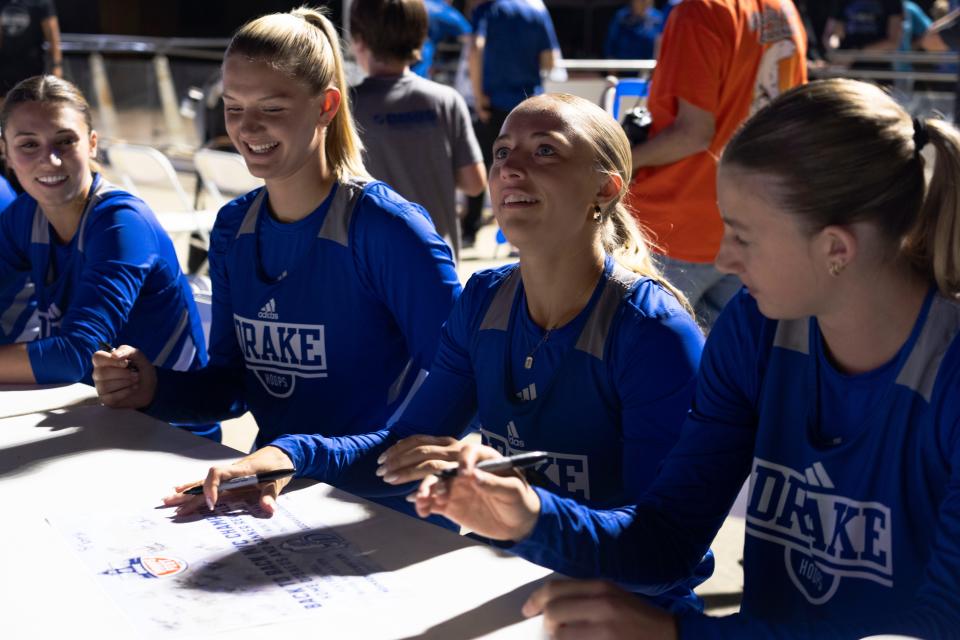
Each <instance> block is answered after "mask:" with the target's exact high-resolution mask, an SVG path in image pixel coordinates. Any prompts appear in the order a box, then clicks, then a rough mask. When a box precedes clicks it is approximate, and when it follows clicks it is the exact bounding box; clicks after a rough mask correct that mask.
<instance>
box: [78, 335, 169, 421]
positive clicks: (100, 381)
mask: <svg viewBox="0 0 960 640" xmlns="http://www.w3.org/2000/svg"><path fill="white" fill-rule="evenodd" d="M93 384H94V385H95V386H96V388H97V395H98V396H100V402H102V403H103V404H104V405H106V406H108V407H114V408H118V409H142V408H143V407H145V406H147V405H148V404H150V403H151V402H153V396H154V394H155V393H156V391H157V368H156V367H154V366H153V363H152V362H150V360H149V359H148V358H147V356H145V355H144V354H143V352H142V351H140V350H139V349H135V348H133V347H131V346H129V345H122V346H119V347H117V348H116V349H114V350H113V351H97V352H96V353H94V354H93Z"/></svg>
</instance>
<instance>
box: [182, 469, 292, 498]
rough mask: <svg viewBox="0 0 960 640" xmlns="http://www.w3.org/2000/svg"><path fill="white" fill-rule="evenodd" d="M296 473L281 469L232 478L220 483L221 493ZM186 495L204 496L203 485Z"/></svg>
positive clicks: (192, 488) (188, 491) (190, 489)
mask: <svg viewBox="0 0 960 640" xmlns="http://www.w3.org/2000/svg"><path fill="white" fill-rule="evenodd" d="M294 473H296V470H295V469H279V470H277V471H267V472H265V473H258V474H256V475H252V476H240V477H239V478H230V479H229V480H224V481H223V482H221V483H220V491H226V490H229V489H241V488H243V487H252V486H254V485H258V484H261V483H263V482H271V481H273V480H281V479H283V478H289V477H290V476H292V475H293V474H294ZM184 493H185V494H189V495H192V496H199V495H203V485H202V484H201V485H199V486H196V487H190V488H189V489H187V490H185V491H184Z"/></svg>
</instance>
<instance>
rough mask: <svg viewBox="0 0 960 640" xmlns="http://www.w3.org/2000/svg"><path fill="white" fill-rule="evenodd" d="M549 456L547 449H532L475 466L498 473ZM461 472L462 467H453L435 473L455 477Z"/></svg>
mask: <svg viewBox="0 0 960 640" xmlns="http://www.w3.org/2000/svg"><path fill="white" fill-rule="evenodd" d="M549 457H550V454H549V453H547V452H546V451H531V452H529V453H518V454H517V455H515V456H507V457H506V458H497V459H495V460H484V461H483V462H478V463H477V465H476V467H475V468H476V469H480V470H481V471H486V472H487V473H496V472H498V471H506V470H507V469H524V468H526V467H532V466H533V465H535V464H537V463H538V462H543V461H544V460H546V459H547V458H549ZM459 472H460V467H453V468H452V469H444V470H443V471H439V472H437V473H436V474H434V475H436V476H438V477H440V478H453V477H455V476H456V475H457V474H458V473H459Z"/></svg>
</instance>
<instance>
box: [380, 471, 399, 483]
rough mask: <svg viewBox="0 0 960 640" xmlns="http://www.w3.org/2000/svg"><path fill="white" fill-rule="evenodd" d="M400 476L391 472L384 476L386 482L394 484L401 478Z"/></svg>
mask: <svg viewBox="0 0 960 640" xmlns="http://www.w3.org/2000/svg"><path fill="white" fill-rule="evenodd" d="M399 477H400V476H398V475H397V474H395V473H391V474H389V475H385V476H383V481H384V482H389V483H390V484H393V483H394V482H396V481H397V478H399Z"/></svg>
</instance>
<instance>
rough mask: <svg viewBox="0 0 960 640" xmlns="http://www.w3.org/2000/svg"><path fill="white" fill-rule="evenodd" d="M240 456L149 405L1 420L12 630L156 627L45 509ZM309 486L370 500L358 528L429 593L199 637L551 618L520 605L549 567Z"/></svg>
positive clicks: (535, 625)
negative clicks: (142, 620) (137, 614)
mask: <svg viewBox="0 0 960 640" xmlns="http://www.w3.org/2000/svg"><path fill="white" fill-rule="evenodd" d="M236 456H237V453H236V452H235V451H233V450H230V449H228V448H226V447H223V446H221V445H218V444H215V443H212V442H210V441H207V440H203V439H201V438H197V437H196V436H193V435H191V434H189V433H186V432H184V431H182V430H179V429H176V428H173V427H170V426H169V425H166V424H164V423H162V422H159V421H156V420H154V419H152V418H149V417H147V416H145V415H143V414H140V413H137V412H133V411H120V410H111V409H107V408H105V407H102V406H99V405H89V406H73V407H68V408H66V409H62V410H53V411H49V412H46V413H42V414H29V415H20V416H14V417H8V418H3V419H0V495H2V496H3V500H4V504H3V507H4V514H3V517H2V522H3V526H0V568H2V574H0V638H4V639H5V640H19V639H20V638H31V639H32V638H64V637H82V638H98V639H103V640H108V639H113V638H117V639H119V638H139V637H146V636H144V635H143V628H142V627H141V626H139V625H138V624H137V620H131V619H130V616H128V615H127V614H126V613H125V612H123V611H121V610H120V608H119V607H118V606H117V605H116V604H115V602H114V600H112V599H111V598H110V597H109V596H108V595H107V594H106V592H105V591H103V590H101V588H100V587H99V586H98V585H97V583H96V582H95V580H94V576H93V575H91V571H90V569H89V567H87V566H86V565H85V564H83V563H82V562H81V561H80V560H79V559H78V557H77V556H76V554H75V553H74V552H73V551H72V550H71V548H70V547H69V545H68V544H66V542H65V539H64V537H63V535H62V533H61V532H60V531H58V530H56V529H55V528H54V527H53V526H51V525H50V524H48V523H47V522H46V521H45V518H48V517H49V518H50V519H51V521H54V520H56V517H57V515H58V514H61V513H70V512H72V513H77V512H78V511H82V512H86V513H94V514H105V513H108V512H118V511H120V512H123V511H125V512H134V513H135V512H137V511H138V510H140V511H143V510H149V509H151V508H152V507H154V506H157V505H159V503H160V500H159V499H160V497H161V496H163V495H166V494H167V493H169V491H170V488H171V486H172V485H173V484H176V483H178V482H182V481H187V480H190V479H192V478H199V477H202V475H203V473H204V472H205V470H206V469H207V467H208V466H209V465H210V464H212V463H215V462H219V461H225V460H230V459H234V458H235V457H236ZM305 484H307V485H308V484H309V483H305ZM301 492H310V493H308V494H302V493H301ZM297 495H298V497H299V496H300V495H303V496H305V497H309V498H310V499H311V500H312V499H313V498H314V497H315V498H316V509H319V510H323V509H327V510H332V509H334V508H335V507H337V506H340V507H341V508H342V507H343V503H344V502H351V503H354V504H355V505H357V504H359V505H362V506H363V508H364V510H365V511H366V512H367V514H368V517H367V518H365V519H364V520H363V521H362V522H361V523H358V524H356V525H351V527H350V529H349V530H350V533H349V534H344V535H349V536H350V540H351V543H353V544H354V545H355V546H358V547H360V548H361V549H362V550H363V551H364V553H369V554H372V555H371V557H374V558H379V560H380V564H381V565H384V566H386V567H389V568H390V569H391V570H392V571H391V574H390V575H391V576H393V575H396V577H397V578H402V579H403V580H404V582H405V583H406V584H411V585H415V586H416V589H415V594H416V596H417V597H414V598H411V597H409V594H408V596H407V597H406V598H404V599H403V601H402V602H398V603H396V604H395V605H394V604H388V605H383V602H381V604H380V605H378V606H377V607H371V608H370V609H369V610H368V611H365V612H363V614H361V615H358V614H357V611H356V610H355V609H354V610H351V611H337V610H336V608H335V607H330V608H329V609H328V610H326V611H325V612H324V613H323V615H322V617H318V618H310V619H303V618H301V619H288V620H277V621H275V622H274V623H272V624H270V625H267V626H265V627H264V626H258V627H255V628H245V629H240V630H238V631H232V632H229V633H221V634H213V633H209V634H208V633H204V634H198V635H196V636H190V637H203V638H210V637H223V638H226V637H228V636H229V637H230V638H231V640H233V639H245V638H258V639H263V638H306V637H310V638H314V637H317V638H319V637H324V638H350V640H354V639H361V638H414V637H423V638H435V639H437V640H439V639H444V640H447V639H455V638H486V637H490V638H537V637H540V636H541V634H542V632H541V630H540V621H539V619H534V620H527V621H523V620H522V617H521V615H520V606H521V605H522V603H523V601H524V600H525V599H526V597H527V596H528V595H529V593H530V592H532V591H533V589H535V588H536V587H537V586H539V584H541V581H542V578H544V577H545V576H547V575H548V574H549V573H550V572H549V571H548V570H546V569H544V568H542V567H538V566H536V565H533V564H531V563H528V562H526V561H524V560H521V559H519V558H515V557H511V556H508V555H505V554H501V553H498V552H496V551H494V550H493V549H491V548H488V547H486V546H484V545H480V544H477V543H475V542H473V541H472V540H469V539H467V538H462V537H460V536H457V535H455V534H453V533H451V532H449V531H445V530H443V529H440V528H438V527H435V526H433V525H430V524H427V523H423V522H420V521H418V520H416V519H414V518H410V517H407V516H404V515H402V514H399V513H396V512H394V511H392V510H390V509H387V508H384V507H381V506H379V505H375V504H373V503H369V502H367V501H364V500H361V499H360V498H356V497H354V496H351V495H349V494H346V493H343V492H341V491H339V490H336V489H333V488H332V487H329V486H327V485H323V484H314V485H312V486H306V487H305V488H302V489H299V491H298V492H297ZM282 500H283V496H281V501H282ZM310 504H311V506H312V502H311V503H310ZM391 595H392V594H391ZM197 597H202V594H199V595H198V596H197ZM236 597H238V598H239V597H243V596H242V594H238V595H236ZM385 601H386V600H385ZM385 601H384V602H385ZM177 637H178V638H179V637H182V636H177Z"/></svg>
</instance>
